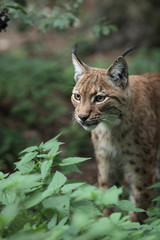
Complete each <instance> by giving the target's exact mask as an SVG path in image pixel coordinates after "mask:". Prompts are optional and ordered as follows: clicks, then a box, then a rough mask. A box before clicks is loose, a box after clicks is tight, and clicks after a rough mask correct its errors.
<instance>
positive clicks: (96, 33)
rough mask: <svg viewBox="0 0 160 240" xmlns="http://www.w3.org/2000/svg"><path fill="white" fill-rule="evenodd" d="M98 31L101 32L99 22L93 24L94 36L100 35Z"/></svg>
mask: <svg viewBox="0 0 160 240" xmlns="http://www.w3.org/2000/svg"><path fill="white" fill-rule="evenodd" d="M100 32H101V26H100V25H99V24H95V25H94V26H93V33H94V35H95V36H96V37H99V35H100Z"/></svg>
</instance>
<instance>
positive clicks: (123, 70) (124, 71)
mask: <svg viewBox="0 0 160 240" xmlns="http://www.w3.org/2000/svg"><path fill="white" fill-rule="evenodd" d="M108 75H109V79H110V80H111V81H112V83H113V84H115V85H116V86H117V87H121V88H123V89H124V88H125V87H126V86H127V83H128V67H127V63H126V61H125V60H124V58H123V57H118V58H117V59H116V60H115V62H114V63H113V64H112V65H111V66H110V68H109V69H108Z"/></svg>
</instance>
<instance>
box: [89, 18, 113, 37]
mask: <svg viewBox="0 0 160 240" xmlns="http://www.w3.org/2000/svg"><path fill="white" fill-rule="evenodd" d="M116 31H117V27H116V26H115V25H114V24H111V23H110V22H109V21H107V20H106V17H102V18H99V19H98V20H97V22H96V23H95V25H94V26H93V33H94V35H95V36H96V37H99V36H100V35H101V34H102V35H104V36H107V35H109V34H110V32H116Z"/></svg>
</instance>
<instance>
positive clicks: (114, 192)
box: [97, 186, 122, 206]
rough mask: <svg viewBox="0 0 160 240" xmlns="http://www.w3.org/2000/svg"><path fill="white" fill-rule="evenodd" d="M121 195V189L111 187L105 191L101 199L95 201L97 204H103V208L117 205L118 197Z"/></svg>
mask: <svg viewBox="0 0 160 240" xmlns="http://www.w3.org/2000/svg"><path fill="white" fill-rule="evenodd" d="M121 193H122V189H121V188H117V187H116V186H113V187H111V188H109V189H107V190H106V191H105V193H104V194H103V195H102V197H101V198H99V199H98V200H97V203H98V202H99V204H103V205H104V206H108V205H112V204H117V203H118V201H119V195H120V194H121Z"/></svg>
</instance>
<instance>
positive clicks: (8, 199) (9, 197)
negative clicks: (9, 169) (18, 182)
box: [1, 188, 16, 205]
mask: <svg viewBox="0 0 160 240" xmlns="http://www.w3.org/2000/svg"><path fill="white" fill-rule="evenodd" d="M15 198H16V192H15V190H14V189H13V188H7V189H5V190H4V191H3V192H2V194H1V199H2V203H3V204H5V205H8V204H10V203H13V202H14V201H15Z"/></svg>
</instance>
